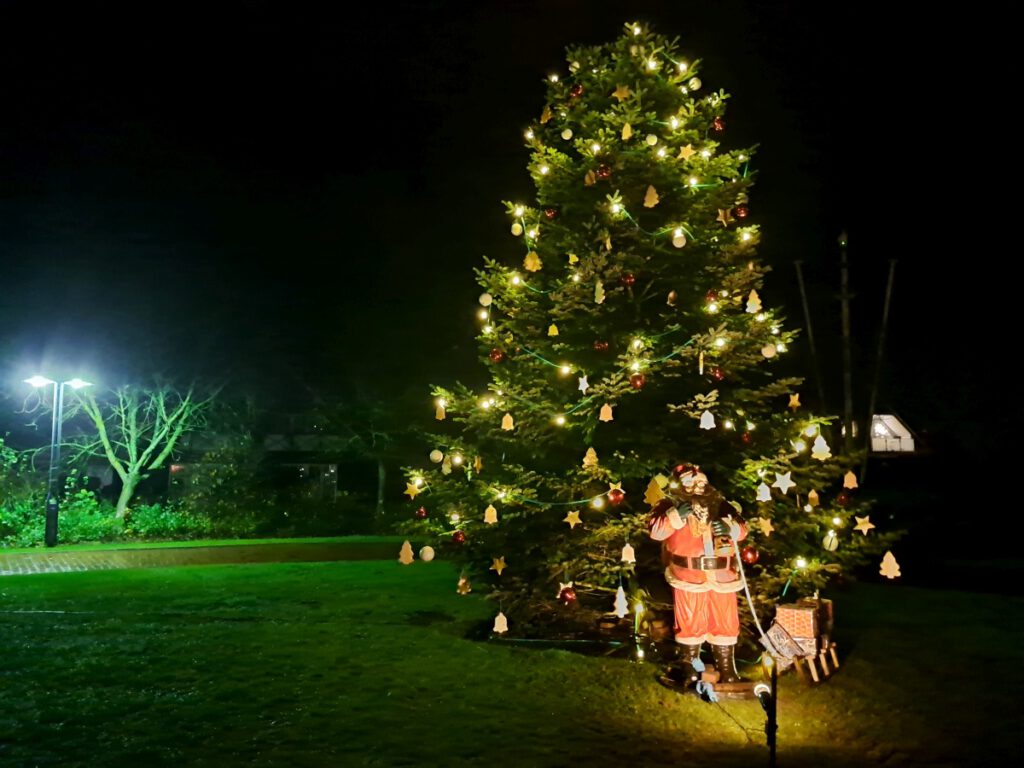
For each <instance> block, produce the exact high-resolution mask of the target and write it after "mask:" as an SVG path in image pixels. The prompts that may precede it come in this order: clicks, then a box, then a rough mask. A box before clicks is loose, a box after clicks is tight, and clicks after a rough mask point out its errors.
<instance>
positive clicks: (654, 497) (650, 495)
mask: <svg viewBox="0 0 1024 768" xmlns="http://www.w3.org/2000/svg"><path fill="white" fill-rule="evenodd" d="M664 498H665V492H664V491H663V490H661V485H659V484H658V481H657V480H651V482H650V483H648V484H647V491H646V493H644V501H645V502H646V503H647V504H648V505H650V506H652V507H653V506H654V505H655V504H657V503H658V502H659V501H661V500H662V499H664Z"/></svg>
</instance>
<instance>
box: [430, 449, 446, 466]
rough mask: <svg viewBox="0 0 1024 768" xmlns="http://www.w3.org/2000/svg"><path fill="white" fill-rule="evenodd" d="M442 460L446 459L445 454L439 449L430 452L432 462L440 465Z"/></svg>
mask: <svg viewBox="0 0 1024 768" xmlns="http://www.w3.org/2000/svg"><path fill="white" fill-rule="evenodd" d="M442 459H444V454H443V453H442V452H441V451H439V450H437V448H435V449H434V450H432V451H431V452H430V460H431V461H432V462H434V463H435V464H440V463H441V460H442Z"/></svg>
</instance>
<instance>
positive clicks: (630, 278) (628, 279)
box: [619, 272, 636, 288]
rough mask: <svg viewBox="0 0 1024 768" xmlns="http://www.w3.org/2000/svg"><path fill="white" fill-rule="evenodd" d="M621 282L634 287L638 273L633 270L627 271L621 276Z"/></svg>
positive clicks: (628, 286)
mask: <svg viewBox="0 0 1024 768" xmlns="http://www.w3.org/2000/svg"><path fill="white" fill-rule="evenodd" d="M619 282H620V283H622V284H623V285H624V286H626V287H627V288H632V287H633V286H634V285H635V284H636V275H634V274H633V273H632V272H627V273H626V274H624V275H623V276H622V277H620V278H619Z"/></svg>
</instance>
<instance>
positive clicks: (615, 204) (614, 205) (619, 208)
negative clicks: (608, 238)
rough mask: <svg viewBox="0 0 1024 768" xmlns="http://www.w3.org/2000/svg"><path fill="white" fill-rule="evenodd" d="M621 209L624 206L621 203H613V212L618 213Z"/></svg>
mask: <svg viewBox="0 0 1024 768" xmlns="http://www.w3.org/2000/svg"><path fill="white" fill-rule="evenodd" d="M621 210H622V206H621V205H619V204H618V203H612V205H611V211H612V213H618V212H619V211H621Z"/></svg>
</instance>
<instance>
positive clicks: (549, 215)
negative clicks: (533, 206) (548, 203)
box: [544, 208, 558, 221]
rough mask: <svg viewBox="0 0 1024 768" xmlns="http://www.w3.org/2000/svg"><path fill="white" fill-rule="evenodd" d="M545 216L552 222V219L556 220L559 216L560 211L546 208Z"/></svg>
mask: <svg viewBox="0 0 1024 768" xmlns="http://www.w3.org/2000/svg"><path fill="white" fill-rule="evenodd" d="M544 215H545V216H546V217H547V218H548V220H549V221H550V220H551V219H553V218H555V216H557V215H558V210H557V209H555V208H545V209H544Z"/></svg>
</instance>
